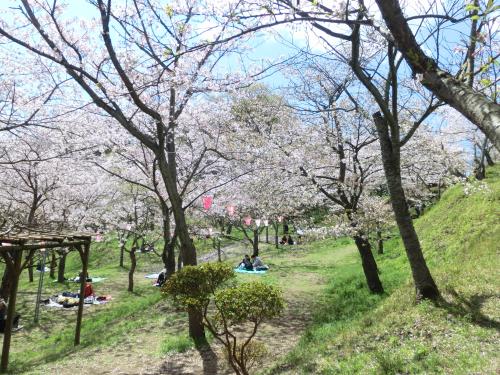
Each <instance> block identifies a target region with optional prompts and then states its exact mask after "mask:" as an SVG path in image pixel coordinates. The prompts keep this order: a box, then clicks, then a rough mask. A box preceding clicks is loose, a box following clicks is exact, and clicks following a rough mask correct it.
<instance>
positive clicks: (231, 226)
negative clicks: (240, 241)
mask: <svg viewBox="0 0 500 375" xmlns="http://www.w3.org/2000/svg"><path fill="white" fill-rule="evenodd" d="M232 230H233V224H232V223H229V224H228V225H227V230H226V234H231V232H232Z"/></svg>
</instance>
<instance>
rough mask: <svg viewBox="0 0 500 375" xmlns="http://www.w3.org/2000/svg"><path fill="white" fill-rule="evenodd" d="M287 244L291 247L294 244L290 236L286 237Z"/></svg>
mask: <svg viewBox="0 0 500 375" xmlns="http://www.w3.org/2000/svg"><path fill="white" fill-rule="evenodd" d="M287 243H288V244H289V245H293V244H294V242H293V239H292V236H288V240H287Z"/></svg>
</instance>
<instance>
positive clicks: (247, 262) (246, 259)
mask: <svg viewBox="0 0 500 375" xmlns="http://www.w3.org/2000/svg"><path fill="white" fill-rule="evenodd" d="M239 268H242V269H245V270H247V271H253V265H252V262H251V260H250V256H249V255H248V254H246V255H245V257H244V258H243V260H242V261H241V263H240V265H239Z"/></svg>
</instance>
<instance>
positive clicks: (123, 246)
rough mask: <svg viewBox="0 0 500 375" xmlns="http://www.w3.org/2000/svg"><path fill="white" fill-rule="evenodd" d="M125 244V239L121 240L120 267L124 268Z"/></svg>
mask: <svg viewBox="0 0 500 375" xmlns="http://www.w3.org/2000/svg"><path fill="white" fill-rule="evenodd" d="M125 244H126V240H125V239H123V238H122V239H120V267H122V268H123V261H124V258H125Z"/></svg>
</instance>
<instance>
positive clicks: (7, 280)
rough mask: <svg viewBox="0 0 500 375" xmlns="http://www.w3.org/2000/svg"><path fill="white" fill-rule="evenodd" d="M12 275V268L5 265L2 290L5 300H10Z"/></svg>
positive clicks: (1, 295) (0, 291) (0, 293)
mask: <svg viewBox="0 0 500 375" xmlns="http://www.w3.org/2000/svg"><path fill="white" fill-rule="evenodd" d="M12 277H13V276H12V275H11V270H10V268H9V267H5V270H4V271H3V277H2V289H1V290H0V297H2V298H3V299H4V300H5V302H9V296H10V288H11V286H12V285H11V280H12Z"/></svg>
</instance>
